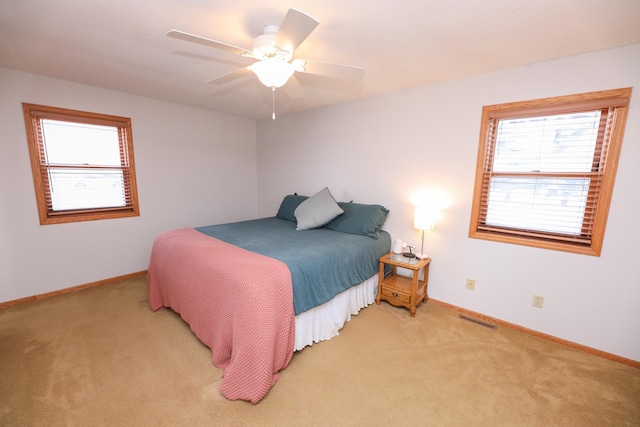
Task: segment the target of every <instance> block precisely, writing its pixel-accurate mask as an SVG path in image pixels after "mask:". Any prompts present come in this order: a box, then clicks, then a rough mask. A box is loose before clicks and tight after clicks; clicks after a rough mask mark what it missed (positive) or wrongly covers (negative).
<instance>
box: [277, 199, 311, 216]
mask: <svg viewBox="0 0 640 427" xmlns="http://www.w3.org/2000/svg"><path fill="white" fill-rule="evenodd" d="M308 198H309V197H307V196H298V194H297V193H296V194H290V195H288V196H285V197H284V199H283V200H282V203H281V204H280V209H278V213H277V214H276V217H277V218H282V219H286V220H289V221H293V222H295V221H296V216H295V215H294V214H293V213H294V212H295V211H296V208H297V207H298V206H299V205H300V203H302V202H304V201H305V200H307V199H308Z"/></svg>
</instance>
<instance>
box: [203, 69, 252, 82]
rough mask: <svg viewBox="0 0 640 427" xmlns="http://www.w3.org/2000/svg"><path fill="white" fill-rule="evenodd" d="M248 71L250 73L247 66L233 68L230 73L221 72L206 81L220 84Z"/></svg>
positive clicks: (244, 74) (241, 75)
mask: <svg viewBox="0 0 640 427" xmlns="http://www.w3.org/2000/svg"><path fill="white" fill-rule="evenodd" d="M249 73H251V70H250V69H249V67H243V68H238V69H237V70H233V71H231V72H230V73H227V74H223V75H221V76H218V77H216V78H213V79H211V80H209V81H207V84H212V83H215V84H218V85H221V84H224V83H227V82H230V81H231V80H234V79H237V78H240V77H243V76H246V75H247V74H249Z"/></svg>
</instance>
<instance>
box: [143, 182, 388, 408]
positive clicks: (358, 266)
mask: <svg viewBox="0 0 640 427" xmlns="http://www.w3.org/2000/svg"><path fill="white" fill-rule="evenodd" d="M388 212H389V211H388V210H387V209H385V208H384V207H383V206H380V205H363V204H358V203H337V202H335V200H334V199H333V198H332V197H331V195H330V193H329V192H328V189H326V188H325V189H323V190H322V191H321V192H319V193H316V194H315V195H314V196H312V197H306V196H298V195H295V194H294V195H289V196H286V197H285V198H284V200H283V201H282V203H281V205H280V209H279V210H278V213H277V214H276V216H275V217H268V218H260V219H256V220H249V221H241V222H235V223H229V224H219V225H211V226H205V227H198V228H180V229H177V230H171V231H168V232H165V233H162V234H161V235H159V236H158V237H157V238H156V240H155V241H154V244H153V248H152V251H151V259H150V263H149V304H150V307H151V309H152V310H154V311H156V310H159V309H160V308H162V307H167V308H170V309H172V310H174V311H175V312H177V313H179V314H180V316H181V317H182V318H183V319H184V320H185V321H186V322H187V323H188V324H189V326H190V327H191V329H192V331H193V332H194V333H195V335H196V336H197V337H198V338H199V339H200V340H201V341H202V342H203V343H204V344H206V345H207V346H208V347H209V348H210V349H211V351H212V358H213V364H214V365H215V366H217V367H219V368H220V369H222V371H223V378H222V382H221V385H220V392H221V393H222V395H223V396H225V397H226V398H227V399H230V400H247V401H250V402H252V403H257V402H259V401H260V400H261V399H262V398H263V397H264V396H265V395H266V394H267V393H268V391H269V390H270V389H271V387H273V385H274V384H275V383H276V381H277V380H278V378H279V372H280V371H281V370H282V369H284V368H285V367H286V366H287V365H288V364H289V362H290V360H291V357H292V355H293V353H294V351H299V350H302V349H303V348H304V347H305V346H307V345H311V344H313V343H316V342H319V341H322V340H326V339H330V338H331V337H333V336H335V335H337V334H338V330H339V329H340V328H342V326H343V325H344V323H345V322H346V321H348V320H350V317H351V315H354V314H357V313H358V311H359V310H360V309H361V308H363V307H366V306H367V305H369V304H372V303H373V302H374V300H375V293H376V290H377V274H376V273H377V271H378V258H379V257H380V256H382V255H384V254H386V253H388V252H389V251H390V247H391V238H390V236H389V234H388V233H387V232H386V231H384V230H381V227H382V225H383V223H384V220H385V218H386V216H387V213H388Z"/></svg>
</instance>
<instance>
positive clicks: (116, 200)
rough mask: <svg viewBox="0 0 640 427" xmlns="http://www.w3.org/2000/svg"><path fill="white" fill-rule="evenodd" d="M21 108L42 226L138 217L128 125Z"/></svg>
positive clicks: (102, 117)
mask: <svg viewBox="0 0 640 427" xmlns="http://www.w3.org/2000/svg"><path fill="white" fill-rule="evenodd" d="M22 107H23V111H24V118H25V126H26V130H27V141H28V143H29V154H30V157H31V169H32V172H33V182H34V185H35V191H36V199H37V203H38V212H39V216H40V224H43V225H44V224H56V223H63V222H75V221H90V220H98V219H108V218H122V217H130V216H138V215H139V210H138V196H137V190H136V177H135V167H134V160H133V142H132V139H131V119H129V118H125V117H116V116H108V115H104V114H96V113H87V112H83V111H74V110H66V109H61V108H55V107H46V106H42V105H33V104H24V103H23V104H22Z"/></svg>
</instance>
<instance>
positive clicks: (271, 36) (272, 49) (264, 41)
mask: <svg viewBox="0 0 640 427" xmlns="http://www.w3.org/2000/svg"><path fill="white" fill-rule="evenodd" d="M277 32H278V27H277V26H276V25H267V26H266V27H264V30H263V32H262V34H260V35H259V36H258V37H256V38H255V39H253V55H254V57H255V58H257V59H260V60H263V59H267V58H278V59H280V60H282V61H285V62H289V60H291V56H292V52H289V51H286V50H282V49H280V48H279V47H278V46H276V45H274V40H275V38H276V33H277Z"/></svg>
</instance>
